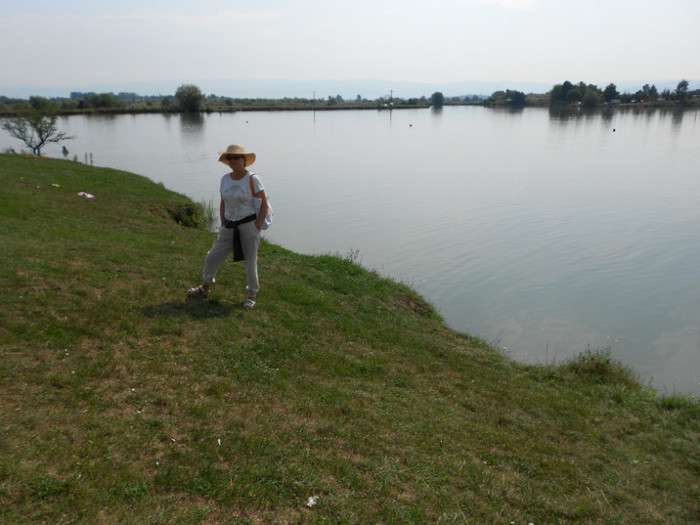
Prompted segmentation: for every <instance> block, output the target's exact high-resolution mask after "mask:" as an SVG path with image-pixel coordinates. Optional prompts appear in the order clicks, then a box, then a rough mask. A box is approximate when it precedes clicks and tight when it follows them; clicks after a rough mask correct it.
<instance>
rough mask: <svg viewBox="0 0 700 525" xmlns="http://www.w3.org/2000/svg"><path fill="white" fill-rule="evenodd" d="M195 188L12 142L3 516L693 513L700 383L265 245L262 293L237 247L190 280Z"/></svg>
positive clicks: (699, 478)
mask: <svg viewBox="0 0 700 525" xmlns="http://www.w3.org/2000/svg"><path fill="white" fill-rule="evenodd" d="M54 185H55V186H54ZM80 191H86V192H89V193H92V194H94V195H95V196H96V198H95V199H94V200H89V199H85V198H82V197H79V196H78V195H77V194H78V192H80ZM188 204H190V203H189V201H188V199H186V198H185V197H183V196H181V195H177V194H174V193H172V192H169V191H167V190H166V189H164V188H163V187H162V186H159V185H156V184H153V183H151V182H149V181H148V180H146V179H145V178H142V177H139V176H136V175H133V174H129V173H124V172H120V171H115V170H110V169H98V168H91V167H88V166H84V165H81V164H77V163H73V162H67V161H57V160H48V159H34V158H26V157H21V156H12V155H0V226H1V228H0V246H1V249H2V252H1V255H0V285H1V286H0V348H1V350H0V351H1V356H0V392H1V394H2V395H1V397H0V522H3V523H107V524H109V523H135V524H139V523H153V524H161V523H162V524H165V523H241V524H244V523H251V524H256V523H349V524H365V523H386V524H389V523H460V524H463V523H505V524H509V523H511V522H514V523H518V524H523V523H535V524H541V523H591V524H593V523H596V524H597V523H621V524H624V523H659V524H666V523H679V524H681V523H682V524H686V523H697V522H698V521H700V504H699V503H698V502H699V501H700V446H699V445H700V408H699V406H698V402H697V400H694V399H690V398H687V397H684V396H672V397H663V396H659V395H657V394H656V393H655V392H654V391H652V390H650V389H648V388H646V387H644V386H642V385H640V384H639V383H638V382H637V381H636V380H635V378H634V377H633V375H632V374H631V373H630V372H629V370H627V369H626V368H625V367H623V366H621V365H620V364H619V363H616V362H614V361H613V360H611V359H610V356H609V355H608V354H607V353H606V352H605V351H604V350H600V351H591V352H589V353H587V354H584V355H582V356H581V357H579V358H577V359H574V360H572V361H570V362H568V363H564V364H562V365H558V366H554V365H552V366H531V365H524V364H518V363H515V362H513V361H511V360H509V359H508V358H506V357H504V356H503V355H501V354H500V353H499V352H498V351H496V350H494V349H493V348H491V347H490V346H488V345H487V344H485V343H484V342H482V341H480V340H478V339H475V338H473V337H470V336H468V335H465V334H461V333H457V332H455V331H453V330H450V329H449V328H447V327H446V325H445V323H444V322H443V321H442V319H441V318H440V316H439V315H438V314H437V313H436V312H435V310H434V309H433V307H432V306H431V305H430V304H428V303H427V302H426V301H425V300H423V299H422V298H421V297H419V296H418V295H417V294H416V293H415V292H414V291H413V290H411V289H410V288H408V287H407V286H405V285H403V284H400V283H396V282H394V281H391V280H387V279H384V278H382V277H380V276H378V275H377V274H376V273H374V272H370V271H367V270H365V269H363V268H362V267H360V266H358V265H357V264H356V263H355V262H354V260H353V257H345V258H343V257H338V256H331V255H327V256H313V257H312V256H304V255H299V254H295V253H292V252H290V251H288V250H285V249H283V248H281V247H279V246H274V245H271V244H269V243H263V244H262V246H261V253H260V275H261V284H262V291H261V293H260V294H259V296H258V298H259V301H258V304H257V305H256V307H255V308H254V309H253V310H250V311H247V310H243V309H241V308H239V307H238V304H239V303H240V301H241V300H242V299H243V298H244V297H245V290H244V288H245V280H244V275H243V268H242V266H241V265H240V264H233V263H232V262H229V261H227V262H226V263H225V264H224V266H223V267H222V269H221V271H220V273H219V276H218V279H217V280H218V283H217V285H216V286H215V288H214V291H213V293H212V294H211V296H210V297H209V298H208V299H199V298H191V297H187V296H186V294H185V291H186V289H187V288H188V287H189V286H191V285H194V284H197V283H198V282H199V280H200V277H201V270H202V263H203V258H204V255H205V253H206V251H207V250H208V249H209V247H210V245H211V242H212V240H213V234H212V233H210V232H209V231H207V229H206V228H201V227H200V228H187V227H184V226H182V225H180V224H178V223H176V222H175V221H174V220H173V218H172V216H173V214H172V210H175V209H183V208H184V209H188V208H187V206H188ZM178 207H179V208H178ZM169 210H170V211H169ZM311 496H317V497H318V499H317V503H316V505H314V506H312V507H308V506H307V501H308V498H309V497H311Z"/></svg>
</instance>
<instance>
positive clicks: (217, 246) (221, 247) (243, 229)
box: [204, 221, 260, 296]
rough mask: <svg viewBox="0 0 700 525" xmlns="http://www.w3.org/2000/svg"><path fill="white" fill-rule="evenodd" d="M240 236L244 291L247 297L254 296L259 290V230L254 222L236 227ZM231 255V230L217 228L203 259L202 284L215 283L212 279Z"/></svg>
mask: <svg viewBox="0 0 700 525" xmlns="http://www.w3.org/2000/svg"><path fill="white" fill-rule="evenodd" d="M238 232H239V234H240V236H241V247H242V248H243V255H245V261H243V263H244V264H245V276H246V281H247V283H248V284H247V286H246V290H248V295H249V296H254V295H256V294H257V293H258V291H259V290H260V282H259V281H258V246H259V245H260V230H258V229H257V228H256V227H255V221H252V222H247V223H245V224H241V225H240V226H238ZM232 253H233V228H224V227H223V226H222V227H221V228H219V235H218V236H217V238H216V240H215V241H214V244H213V245H212V247H211V250H209V251H208V252H207V256H206V258H205V259H204V284H207V285H210V284H212V283H213V282H215V279H214V277H215V276H216V272H217V271H218V270H219V267H220V266H221V264H222V263H223V262H224V261H225V260H226V257H228V256H229V255H231V254H232Z"/></svg>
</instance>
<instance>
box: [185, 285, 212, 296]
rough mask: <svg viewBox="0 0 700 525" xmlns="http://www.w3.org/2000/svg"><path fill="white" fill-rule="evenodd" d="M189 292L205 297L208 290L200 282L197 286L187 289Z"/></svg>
mask: <svg viewBox="0 0 700 525" xmlns="http://www.w3.org/2000/svg"><path fill="white" fill-rule="evenodd" d="M189 292H190V293H191V294H193V295H202V296H204V297H206V296H207V295H209V290H207V289H206V288H204V285H203V284H200V285H199V286H197V287H195V288H190V289H189Z"/></svg>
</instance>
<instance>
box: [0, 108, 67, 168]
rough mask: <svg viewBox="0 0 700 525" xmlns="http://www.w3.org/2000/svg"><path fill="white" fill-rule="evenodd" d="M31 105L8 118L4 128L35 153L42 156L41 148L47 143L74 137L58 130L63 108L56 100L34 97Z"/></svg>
mask: <svg viewBox="0 0 700 525" xmlns="http://www.w3.org/2000/svg"><path fill="white" fill-rule="evenodd" d="M30 106H31V107H30V108H29V109H26V110H24V111H22V112H20V113H19V114H18V115H17V116H16V117H12V118H8V119H6V120H5V121H4V122H3V124H2V129H4V130H5V131H7V132H8V133H9V134H10V135H12V136H13V137H15V138H17V139H19V140H21V141H22V142H24V144H25V145H26V146H27V147H28V148H29V149H31V150H32V153H34V155H36V156H37V157H38V156H40V155H41V149H42V148H43V147H44V146H45V145H46V144H51V143H58V142H61V141H62V140H70V139H72V138H74V137H69V136H68V135H66V134H65V133H64V132H62V131H59V130H58V125H57V122H58V114H59V113H60V111H61V110H60V109H59V107H58V105H56V103H55V102H52V101H49V100H47V99H44V98H42V97H32V98H31V100H30Z"/></svg>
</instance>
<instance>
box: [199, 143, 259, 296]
mask: <svg viewBox="0 0 700 525" xmlns="http://www.w3.org/2000/svg"><path fill="white" fill-rule="evenodd" d="M219 162H223V163H224V164H226V165H228V166H229V167H230V168H231V169H232V170H233V171H231V172H230V173H227V174H226V175H224V176H223V177H222V178H221V184H220V186H219V192H220V193H221V204H220V205H219V215H220V218H221V228H219V235H218V236H217V238H216V240H215V241H214V244H213V245H212V247H211V250H209V252H208V253H207V256H206V258H205V260H204V279H203V282H202V284H201V285H199V286H197V287H196V288H190V293H192V294H199V295H204V296H206V295H208V294H209V292H210V291H211V285H212V283H214V277H215V276H216V272H217V271H218V269H219V267H220V266H221V264H222V263H223V262H224V260H225V259H226V257H228V255H229V254H230V253H231V252H233V260H234V261H240V260H244V261H245V273H246V281H247V286H246V290H247V292H248V298H247V299H246V300H245V301H244V302H243V304H242V306H243V307H244V308H252V307H253V306H255V301H256V296H257V294H258V291H259V290H260V283H259V281H258V245H259V244H260V231H261V228H262V225H263V222H264V221H265V217H266V216H267V212H268V209H269V204H268V201H267V194H266V193H265V188H264V186H263V184H262V182H261V180H260V179H259V178H258V176H257V175H254V174H253V173H251V172H250V171H248V167H249V166H250V165H252V164H253V163H254V162H255V153H246V151H245V148H244V147H243V146H240V145H238V144H232V145H230V146H229V147H228V148H226V151H224V152H223V153H222V154H221V155H220V156H219ZM251 181H252V182H251ZM253 188H254V191H253ZM253 197H256V198H259V199H261V206H260V213H259V214H256V213H255V202H254V201H253Z"/></svg>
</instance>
